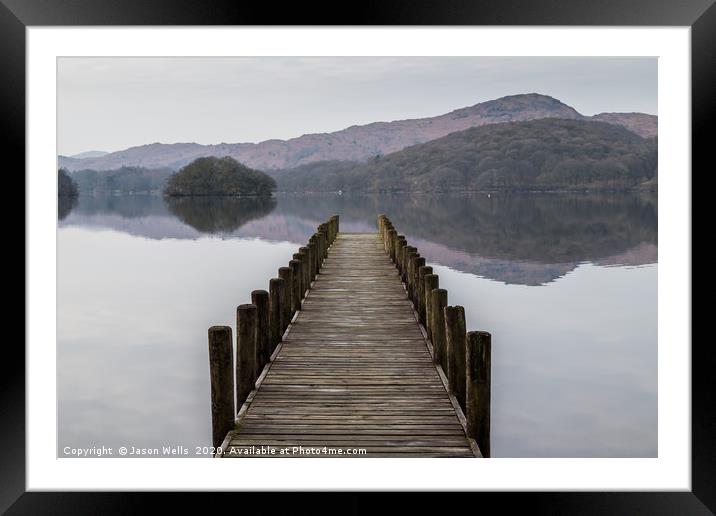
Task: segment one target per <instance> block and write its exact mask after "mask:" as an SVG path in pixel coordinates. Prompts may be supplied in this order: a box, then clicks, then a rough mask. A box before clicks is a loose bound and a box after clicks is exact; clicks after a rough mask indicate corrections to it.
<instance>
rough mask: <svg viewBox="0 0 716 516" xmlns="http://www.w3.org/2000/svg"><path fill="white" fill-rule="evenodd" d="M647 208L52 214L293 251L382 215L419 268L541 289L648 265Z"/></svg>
mask: <svg viewBox="0 0 716 516" xmlns="http://www.w3.org/2000/svg"><path fill="white" fill-rule="evenodd" d="M657 208H658V206H657V200H656V195H649V194H599V195H591V194H520V195H495V194H493V195H491V196H489V197H488V196H487V195H484V194H470V195H426V194H411V195H308V194H306V195H278V196H276V197H273V198H208V197H194V198H189V197H187V198H178V199H164V198H162V197H160V196H151V195H134V196H105V197H92V196H82V197H80V198H79V199H78V202H77V203H76V206H74V207H72V206H69V207H68V206H65V209H64V211H63V210H61V214H60V222H59V224H60V226H83V227H96V228H103V229H113V230H116V231H120V232H124V233H128V234H131V235H134V236H141V237H145V238H150V239H163V238H178V239H185V238H188V239H196V238H200V237H201V236H202V235H205V234H209V235H219V236H221V237H222V238H260V239H264V240H268V241H288V242H292V243H294V244H300V243H303V242H305V241H306V240H307V239H308V237H310V235H311V234H312V233H313V232H314V231H315V228H316V226H317V225H318V224H319V223H320V222H321V221H323V220H325V219H326V218H327V217H328V216H329V215H331V214H334V213H338V214H340V217H341V230H342V231H375V230H376V228H375V220H376V216H377V215H378V214H379V213H385V214H386V215H388V216H389V217H390V219H391V220H392V221H393V223H394V224H395V227H396V228H398V230H399V231H400V232H402V233H403V234H405V235H406V237H407V238H408V241H409V242H411V244H413V245H416V246H417V247H418V249H419V250H420V252H421V254H422V255H423V256H425V258H426V261H427V262H428V263H434V264H439V265H444V266H448V267H450V268H452V269H455V270H458V271H462V272H468V273H471V274H476V275H478V276H481V277H485V278H488V279H492V280H496V281H501V282H505V283H509V284H522V285H541V284H545V283H548V282H550V281H554V280H555V279H557V278H559V277H561V276H564V275H565V274H566V273H568V272H569V271H571V270H573V269H574V268H575V267H577V266H578V265H579V264H580V263H585V262H586V263H594V264H597V265H632V266H638V265H644V264H650V263H656V261H657Z"/></svg>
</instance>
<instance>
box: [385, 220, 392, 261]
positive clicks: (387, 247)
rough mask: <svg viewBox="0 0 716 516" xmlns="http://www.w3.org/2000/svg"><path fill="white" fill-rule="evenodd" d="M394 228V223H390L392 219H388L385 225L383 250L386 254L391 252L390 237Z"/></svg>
mask: <svg viewBox="0 0 716 516" xmlns="http://www.w3.org/2000/svg"><path fill="white" fill-rule="evenodd" d="M392 229H393V225H392V224H391V223H390V221H387V222H386V223H385V225H384V226H383V250H384V251H385V253H386V254H389V253H390V244H389V237H388V235H390V231H391V230H392Z"/></svg>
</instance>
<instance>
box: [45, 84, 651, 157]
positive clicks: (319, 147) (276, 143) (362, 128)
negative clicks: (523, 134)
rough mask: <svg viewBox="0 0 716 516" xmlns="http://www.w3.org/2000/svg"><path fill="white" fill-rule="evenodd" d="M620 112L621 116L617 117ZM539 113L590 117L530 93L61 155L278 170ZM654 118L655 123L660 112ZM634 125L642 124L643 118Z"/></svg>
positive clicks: (539, 115) (385, 149)
mask: <svg viewBox="0 0 716 516" xmlns="http://www.w3.org/2000/svg"><path fill="white" fill-rule="evenodd" d="M609 115H610V116H611V119H612V120H615V121H614V122H613V123H617V124H620V125H626V124H627V122H626V120H627V119H629V118H630V117H631V116H632V115H631V114H624V115H620V114H618V113H612V114H609ZM604 116H606V114H605V115H604ZM619 116H622V118H619V119H618V117H619ZM643 116H645V117H649V116H650V115H643ZM540 118H563V119H575V120H579V119H588V118H589V117H584V116H583V115H581V114H580V113H578V112H577V111H576V110H575V109H574V108H572V107H570V106H568V105H566V104H564V103H562V102H560V101H559V100H557V99H555V98H552V97H549V96H547V95H540V94H537V93H529V94H523V95H511V96H507V97H502V98H499V99H496V100H490V101H488V102H482V103H480V104H476V105H474V106H470V107H466V108H462V109H457V110H455V111H451V112H450V113H447V114H444V115H440V116H436V117H432V118H416V119H409V120H397V121H393V122H374V123H371V124H367V125H355V126H351V127H348V128H347V129H343V130H341V131H336V132H332V133H320V134H306V135H303V136H300V137H298V138H292V139H290V140H267V141H264V142H261V143H233V144H229V143H220V144H216V145H200V144H198V143H174V144H163V143H152V144H149V145H142V146H138V147H131V148H129V149H126V150H122V151H117V152H112V153H109V154H107V155H104V156H99V157H94V158H90V157H87V158H83V159H75V158H68V157H65V156H60V157H59V166H62V167H65V168H67V169H68V170H71V171H73V170H79V169H94V170H112V169H117V168H120V167H123V166H141V167H145V168H161V167H169V168H172V169H174V170H178V169H179V168H181V167H183V166H184V165H186V164H187V163H189V162H191V161H193V160H194V159H196V158H198V157H203V156H217V157H222V156H231V157H233V158H234V159H236V160H238V161H240V162H241V163H243V164H245V165H246V166H249V167H251V168H255V169H259V170H276V169H285V168H294V167H297V166H301V165H305V164H308V163H313V162H317V161H330V160H337V161H366V160H368V159H371V158H374V157H375V156H377V155H385V154H389V153H392V152H396V151H399V150H402V149H404V148H406V147H409V146H411V145H415V144H418V143H425V142H427V141H430V140H434V139H436V138H441V137H443V136H446V135H447V134H450V133H453V132H456V131H463V130H465V129H468V128H471V127H477V126H482V125H487V124H495V123H500V122H514V121H525V120H534V119H540ZM607 118H609V117H607ZM653 119H654V122H653V125H654V127H655V126H656V117H653ZM605 121H607V122H610V120H605ZM610 123H612V122H610ZM633 125H634V126H635V127H637V128H639V127H641V125H640V124H633Z"/></svg>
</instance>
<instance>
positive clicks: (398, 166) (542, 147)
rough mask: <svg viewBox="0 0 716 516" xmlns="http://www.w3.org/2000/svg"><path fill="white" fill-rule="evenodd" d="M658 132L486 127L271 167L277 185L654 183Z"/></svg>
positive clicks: (598, 125) (374, 188)
mask: <svg viewBox="0 0 716 516" xmlns="http://www.w3.org/2000/svg"><path fill="white" fill-rule="evenodd" d="M656 174H657V141H656V138H649V139H645V138H642V137H640V136H638V135H636V134H635V133H633V132H631V131H629V130H627V129H625V128H623V127H620V126H615V125H611V124H607V123H603V122H594V121H582V120H563V119H541V120H533V121H528V122H508V123H501V124H493V125H486V126H481V127H475V128H471V129H467V130H465V131H459V132H456V133H452V134H449V135H448V136H445V137H443V138H440V139H437V140H433V141H430V142H427V143H424V144H420V145H414V146H412V147H408V148H406V149H404V150H402V151H399V152H395V153H392V154H389V155H386V156H376V157H375V158H374V159H372V160H370V161H369V162H367V163H350V162H319V163H312V164H309V165H304V166H301V167H297V168H294V169H289V170H282V171H277V172H274V173H272V175H273V176H274V177H275V178H276V180H277V183H278V189H279V190H280V191H288V192H301V191H316V192H320V191H324V192H325V191H333V192H335V191H339V190H342V191H345V192H349V191H363V192H403V191H414V192H415V191H417V192H450V191H499V190H529V191H548V190H584V189H615V190H622V189H631V188H635V187H637V188H638V187H641V186H644V185H648V186H655V182H656Z"/></svg>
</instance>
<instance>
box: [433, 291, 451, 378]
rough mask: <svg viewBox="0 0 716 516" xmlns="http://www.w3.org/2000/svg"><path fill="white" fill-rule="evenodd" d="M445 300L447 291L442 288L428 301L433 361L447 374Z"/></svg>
mask: <svg viewBox="0 0 716 516" xmlns="http://www.w3.org/2000/svg"><path fill="white" fill-rule="evenodd" d="M447 300H448V293H447V290H445V289H444V288H436V289H434V290H433V293H432V298H431V300H430V314H431V316H432V318H433V321H432V324H431V328H430V329H431V330H432V336H433V339H432V340H433V360H434V361H435V363H436V364H438V365H440V366H442V368H443V371H445V372H447V362H446V360H445V358H446V357H445V314H444V312H443V308H445V307H446V306H447V304H448V303H447Z"/></svg>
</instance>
